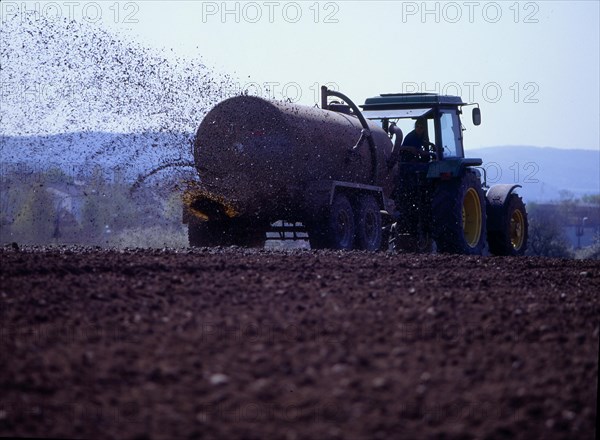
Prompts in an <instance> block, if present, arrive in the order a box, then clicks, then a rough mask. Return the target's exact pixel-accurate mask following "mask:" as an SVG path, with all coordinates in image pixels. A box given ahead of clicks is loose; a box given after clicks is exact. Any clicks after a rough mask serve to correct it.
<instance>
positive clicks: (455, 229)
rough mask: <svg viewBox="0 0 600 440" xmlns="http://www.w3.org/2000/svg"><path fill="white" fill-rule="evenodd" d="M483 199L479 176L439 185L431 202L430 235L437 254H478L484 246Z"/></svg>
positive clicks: (466, 175)
mask: <svg viewBox="0 0 600 440" xmlns="http://www.w3.org/2000/svg"><path fill="white" fill-rule="evenodd" d="M485 206H486V205H485V197H484V194H483V190H482V188H481V182H480V180H479V177H478V176H477V175H476V174H475V173H473V172H466V173H465V175H464V176H463V177H462V179H456V180H454V181H450V182H440V184H439V185H438V187H437V188H436V190H435V192H434V195H433V201H432V213H433V234H434V240H435V242H436V245H437V250H438V252H443V253H454V254H467V255H481V254H482V253H483V250H484V248H485V245H486V211H485Z"/></svg>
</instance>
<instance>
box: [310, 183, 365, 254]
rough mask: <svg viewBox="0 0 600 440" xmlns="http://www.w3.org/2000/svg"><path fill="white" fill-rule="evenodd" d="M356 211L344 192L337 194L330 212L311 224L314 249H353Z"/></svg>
mask: <svg viewBox="0 0 600 440" xmlns="http://www.w3.org/2000/svg"><path fill="white" fill-rule="evenodd" d="M354 232H355V229H354V213H353V211H352V205H351V204H350V201H349V200H348V197H346V196H345V195H344V194H338V195H337V196H335V199H334V200H333V203H332V204H331V206H330V207H329V212H328V213H327V214H326V215H325V216H324V217H322V218H321V219H320V221H319V220H317V221H316V222H311V224H310V226H309V232H308V239H309V242H310V247H311V248H312V249H352V247H353V245H354Z"/></svg>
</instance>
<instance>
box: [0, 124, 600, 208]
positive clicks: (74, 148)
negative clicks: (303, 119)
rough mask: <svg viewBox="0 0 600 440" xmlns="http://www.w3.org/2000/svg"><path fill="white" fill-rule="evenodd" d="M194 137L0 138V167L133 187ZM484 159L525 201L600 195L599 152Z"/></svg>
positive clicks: (493, 175) (481, 152)
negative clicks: (120, 181)
mask: <svg viewBox="0 0 600 440" xmlns="http://www.w3.org/2000/svg"><path fill="white" fill-rule="evenodd" d="M193 136H194V134H193V133H178V132H146V133H125V134H120V133H105V132H81V133H64V134H57V135H50V136H21V137H15V136H0V164H1V165H2V168H4V169H5V170H6V169H9V168H10V167H12V166H14V165H15V164H19V163H21V164H27V166H29V167H32V168H34V169H42V170H43V169H49V168H51V167H57V168H61V169H62V170H64V171H65V172H66V173H68V174H72V173H79V174H81V173H83V174H86V173H87V172H91V171H92V170H93V169H94V168H98V167H100V168H102V169H103V171H104V172H105V173H106V175H107V176H111V175H112V174H113V173H114V171H115V170H118V172H119V173H120V175H121V176H123V177H124V178H126V179H127V180H130V181H133V180H135V179H136V178H137V176H138V175H139V174H146V173H148V172H149V171H150V170H152V169H154V168H156V167H159V166H161V165H163V164H165V163H168V162H191V161H193V157H192V151H191V140H192V138H193ZM465 154H466V156H467V157H481V158H482V159H483V163H484V168H485V169H486V171H487V181H488V184H494V183H518V184H520V185H522V186H523V188H521V189H520V193H521V195H523V196H524V198H525V199H526V200H527V201H532V202H533V201H536V202H544V201H551V200H558V199H559V198H560V191H563V190H566V191H570V192H571V193H573V194H574V195H575V196H581V195H583V194H598V193H600V152H599V151H592V150H564V149H558V148H548V147H544V148H541V147H527V146H524V147H517V146H503V147H490V148H481V149H467V151H466V153H465Z"/></svg>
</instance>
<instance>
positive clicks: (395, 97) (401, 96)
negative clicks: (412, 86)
mask: <svg viewBox="0 0 600 440" xmlns="http://www.w3.org/2000/svg"><path fill="white" fill-rule="evenodd" d="M464 104H466V103H465V102H463V101H462V99H461V98H460V97H459V96H448V95H438V94H436V93H388V94H383V95H379V96H375V97H373V98H367V100H366V101H365V103H364V104H363V105H361V107H362V108H363V110H384V109H400V108H419V107H435V106H439V105H450V106H461V105H464Z"/></svg>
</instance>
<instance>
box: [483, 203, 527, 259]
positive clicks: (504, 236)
mask: <svg viewBox="0 0 600 440" xmlns="http://www.w3.org/2000/svg"><path fill="white" fill-rule="evenodd" d="M501 215H502V219H501V221H500V224H501V225H502V229H501V230H499V231H490V232H489V233H488V243H489V245H490V252H491V253H492V254H494V255H510V256H516V255H523V254H524V253H525V250H526V249H527V238H528V227H529V222H528V220H527V211H526V210H525V204H524V203H523V199H521V197H519V196H518V195H516V194H511V195H510V196H509V198H508V200H507V201H506V204H505V205H504V209H503V210H502V213H501Z"/></svg>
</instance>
